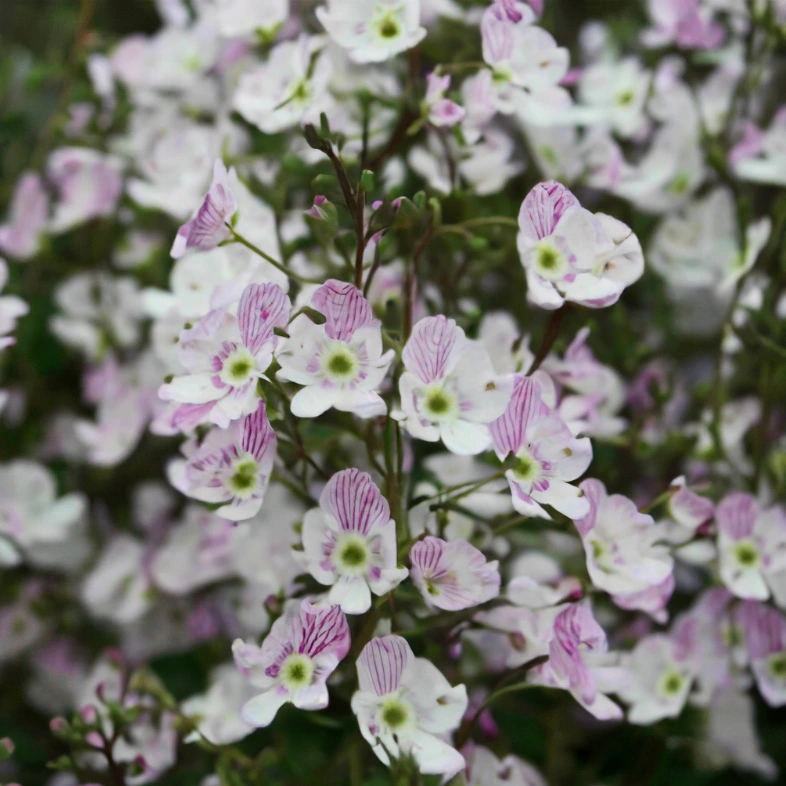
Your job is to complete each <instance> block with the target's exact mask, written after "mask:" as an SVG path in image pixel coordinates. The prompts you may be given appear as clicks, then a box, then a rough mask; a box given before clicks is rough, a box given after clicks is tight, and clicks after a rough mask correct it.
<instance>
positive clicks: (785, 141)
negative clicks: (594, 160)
mask: <svg viewBox="0 0 786 786" xmlns="http://www.w3.org/2000/svg"><path fill="white" fill-rule="evenodd" d="M729 163H730V164H731V166H732V167H733V168H734V172H735V174H736V175H737V176H738V177H740V178H741V179H742V180H749V181H751V182H753V183H773V184H775V185H779V186H783V185H786V107H781V108H780V109H779V110H778V112H777V113H776V114H775V117H774V118H773V119H772V123H771V124H770V127H769V128H768V129H766V130H762V129H760V128H759V127H758V126H755V125H753V124H752V123H748V124H747V125H746V126H745V131H744V135H743V138H742V139H741V140H740V142H739V143H738V144H737V145H736V146H735V147H734V149H733V150H732V151H731V153H730V154H729ZM9 253H10V252H9Z"/></svg>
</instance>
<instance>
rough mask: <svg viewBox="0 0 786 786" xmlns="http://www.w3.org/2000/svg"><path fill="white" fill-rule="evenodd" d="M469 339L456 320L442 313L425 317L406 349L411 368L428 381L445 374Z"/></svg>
mask: <svg viewBox="0 0 786 786" xmlns="http://www.w3.org/2000/svg"><path fill="white" fill-rule="evenodd" d="M465 342H466V339H465V336H464V331H463V330H462V329H461V328H460V327H458V325H456V321H455V320H453V319H448V318H447V317H445V316H442V315H441V314H440V315H439V316H436V317H424V318H423V319H421V320H420V321H419V322H418V323H417V324H416V325H415V327H414V328H413V330H412V335H411V336H410V338H409V341H407V345H406V346H405V347H404V352H403V353H402V359H403V361H404V365H405V366H406V368H407V371H411V372H412V373H413V374H415V376H417V378H418V379H419V380H420V381H421V382H423V383H426V384H428V383H429V382H434V381H435V380H438V379H442V378H443V377H445V376H446V375H447V374H448V373H449V372H450V371H451V370H452V367H453V366H454V365H455V362H456V359H457V357H458V355H459V353H460V351H461V349H462V347H463V346H464V344H465Z"/></svg>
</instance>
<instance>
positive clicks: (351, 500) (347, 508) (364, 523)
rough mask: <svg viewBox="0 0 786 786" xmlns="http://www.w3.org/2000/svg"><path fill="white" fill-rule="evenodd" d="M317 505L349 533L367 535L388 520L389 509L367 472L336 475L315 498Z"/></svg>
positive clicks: (357, 470)
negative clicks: (317, 500) (317, 499)
mask: <svg viewBox="0 0 786 786" xmlns="http://www.w3.org/2000/svg"><path fill="white" fill-rule="evenodd" d="M319 504H320V506H321V507H322V508H323V509H324V510H326V511H327V512H328V513H329V514H330V515H331V516H333V518H334V519H335V520H336V521H337V522H338V525H339V527H341V529H343V530H347V531H350V532H359V533H361V534H363V535H367V534H368V533H369V532H370V531H371V530H373V529H374V528H376V527H381V526H384V525H385V524H387V523H388V521H390V506H389V505H388V501H387V500H386V499H385V498H384V497H383V496H382V494H381V493H380V491H379V489H378V488H377V487H376V485H375V483H374V481H373V480H372V479H371V475H369V474H368V472H361V471H360V470H359V469H355V468H354V467H353V468H351V469H344V470H342V471H341V472H337V473H336V474H335V475H333V476H332V477H331V478H330V480H329V481H328V482H327V485H326V486H325V489H324V491H323V492H322V495H321V496H320V498H319Z"/></svg>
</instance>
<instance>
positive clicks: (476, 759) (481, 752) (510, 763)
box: [462, 745, 547, 786]
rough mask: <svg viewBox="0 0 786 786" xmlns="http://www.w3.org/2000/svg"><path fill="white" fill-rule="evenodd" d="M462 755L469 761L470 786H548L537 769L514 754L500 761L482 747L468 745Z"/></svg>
mask: <svg viewBox="0 0 786 786" xmlns="http://www.w3.org/2000/svg"><path fill="white" fill-rule="evenodd" d="M462 753H463V754H464V756H465V758H466V760H467V784H468V786H547V784H546V780H545V779H544V777H543V776H542V775H541V774H540V772H538V770H536V769H535V767H533V766H532V765H531V764H529V763H528V762H526V761H524V760H523V759H520V758H519V757H518V756H514V755H513V754H512V753H511V754H508V755H507V756H505V757H504V758H503V759H498V758H497V757H496V756H495V755H494V754H493V753H492V752H491V751H490V750H489V749H488V748H484V747H482V746H480V745H467V746H466V748H462Z"/></svg>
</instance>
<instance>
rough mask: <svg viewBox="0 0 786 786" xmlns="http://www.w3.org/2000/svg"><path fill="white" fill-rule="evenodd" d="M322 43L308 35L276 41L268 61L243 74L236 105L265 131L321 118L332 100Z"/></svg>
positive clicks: (277, 129)
mask: <svg viewBox="0 0 786 786" xmlns="http://www.w3.org/2000/svg"><path fill="white" fill-rule="evenodd" d="M320 47H321V42H320V41H319V39H318V38H317V37H316V36H311V37H309V36H307V35H301V36H300V38H298V39H296V40H295V41H282V42H281V43H279V44H276V45H275V46H274V47H273V50H272V51H271V53H270V56H269V57H268V59H267V62H265V63H263V64H261V65H259V66H257V67H255V68H252V69H250V70H247V71H245V72H244V73H243V74H242V76H241V77H240V80H239V82H238V86H237V91H236V92H235V96H234V98H233V104H234V107H235V109H236V110H237V111H238V112H239V113H240V114H241V115H242V116H243V117H244V118H245V119H246V120H248V122H249V123H252V124H253V125H255V126H257V128H259V129H260V130H261V131H264V132H265V133H266V134H276V133H278V132H279V131H284V130H286V129H288V128H292V126H296V125H300V124H302V123H308V122H312V121H318V120H319V114H320V112H324V111H325V110H327V109H328V108H329V107H330V106H331V105H332V103H333V101H332V98H331V96H330V92H329V90H328V82H329V80H330V76H331V65H330V60H329V59H328V58H327V56H326V54H324V53H323V52H319V49H320ZM318 52H319V53H318ZM317 53H318V54H317ZM312 58H313V65H312Z"/></svg>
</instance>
